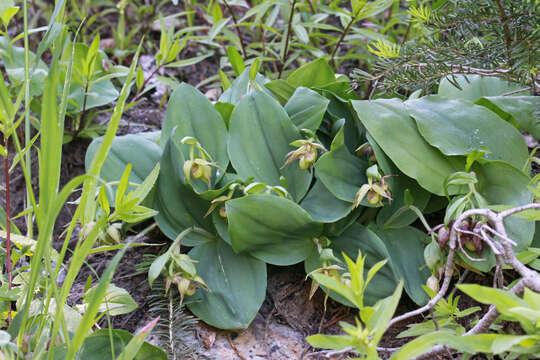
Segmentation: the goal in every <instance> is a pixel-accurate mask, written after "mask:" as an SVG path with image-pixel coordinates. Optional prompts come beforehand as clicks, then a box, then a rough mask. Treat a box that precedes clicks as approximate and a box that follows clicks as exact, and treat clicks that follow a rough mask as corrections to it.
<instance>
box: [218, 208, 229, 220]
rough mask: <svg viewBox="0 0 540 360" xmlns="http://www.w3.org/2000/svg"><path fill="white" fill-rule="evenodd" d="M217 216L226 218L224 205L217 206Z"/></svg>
mask: <svg viewBox="0 0 540 360" xmlns="http://www.w3.org/2000/svg"><path fill="white" fill-rule="evenodd" d="M219 216H221V217H222V218H224V219H226V218H227V209H226V208H225V205H223V206H222V207H220V208H219Z"/></svg>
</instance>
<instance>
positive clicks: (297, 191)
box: [228, 91, 312, 202]
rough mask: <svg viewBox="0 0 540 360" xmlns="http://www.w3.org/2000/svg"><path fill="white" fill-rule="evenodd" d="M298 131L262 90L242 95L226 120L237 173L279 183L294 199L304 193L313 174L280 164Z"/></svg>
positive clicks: (232, 158)
mask: <svg viewBox="0 0 540 360" xmlns="http://www.w3.org/2000/svg"><path fill="white" fill-rule="evenodd" d="M300 138H301V136H300V133H299V132H298V130H297V129H296V128H295V126H294V124H293V123H292V121H291V119H290V118H289V116H288V115H287V113H286V112H285V110H284V109H283V108H282V107H281V106H280V105H279V103H278V102H277V101H276V100H274V99H273V98H271V97H270V96H268V95H266V94H265V93H263V92H261V91H256V92H254V93H252V94H249V95H247V96H245V97H244V98H243V99H242V100H241V101H240V103H239V104H238V105H237V106H236V108H235V109H234V111H233V113H232V115H231V121H230V124H229V141H228V152H229V157H230V159H231V163H232V165H233V166H234V168H235V170H236V172H237V174H238V175H239V176H240V177H242V178H244V179H248V178H250V177H254V179H255V181H257V182H262V183H265V184H267V185H270V186H278V185H282V181H281V179H280V178H281V177H282V176H283V177H284V178H285V181H286V188H287V190H288V191H289V193H290V194H291V195H292V197H293V199H294V200H295V201H297V202H298V201H300V200H301V199H302V198H303V197H304V195H305V194H306V192H307V190H308V188H309V185H310V183H311V178H312V175H311V174H310V173H309V172H307V171H303V170H301V169H300V168H299V166H298V164H297V163H296V162H295V163H292V164H289V165H287V166H286V167H283V165H284V164H285V161H286V155H287V153H289V152H290V151H292V150H294V148H293V147H292V146H291V145H289V144H290V143H291V142H293V141H295V140H298V139H300Z"/></svg>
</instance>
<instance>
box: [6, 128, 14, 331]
mask: <svg viewBox="0 0 540 360" xmlns="http://www.w3.org/2000/svg"><path fill="white" fill-rule="evenodd" d="M4 137H5V146H6V157H5V158H4V177H5V182H6V270H7V275H8V290H11V287H12V282H13V278H12V273H11V204H10V202H11V199H10V195H11V192H10V190H9V149H8V146H9V141H8V137H7V135H5V134H4ZM10 310H11V309H10ZM8 322H9V323H11V311H8Z"/></svg>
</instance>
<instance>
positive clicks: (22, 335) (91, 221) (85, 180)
mask: <svg viewBox="0 0 540 360" xmlns="http://www.w3.org/2000/svg"><path fill="white" fill-rule="evenodd" d="M64 8H65V3H64V1H63V0H58V1H57V2H56V5H55V8H54V11H53V15H52V17H51V20H50V23H49V26H48V27H47V30H46V32H45V34H44V35H43V38H42V41H41V43H40V46H39V49H37V52H36V55H37V56H35V60H34V61H32V58H31V56H30V48H29V47H30V41H29V37H30V34H31V30H30V29H29V24H28V4H27V0H23V17H24V34H23V35H24V47H25V64H24V65H25V66H24V73H25V81H24V84H23V86H22V88H21V90H20V91H19V93H18V94H17V96H16V98H15V99H13V98H12V97H11V95H10V94H9V91H7V88H6V85H5V84H4V80H3V79H2V81H0V101H1V105H2V106H3V109H4V110H3V111H1V112H0V116H1V118H2V129H3V135H4V140H5V143H6V145H7V144H8V143H11V144H12V145H13V146H14V147H15V150H16V152H17V157H18V159H19V161H20V167H21V169H22V172H23V176H24V179H25V184H26V187H27V189H26V202H27V207H28V210H27V215H26V220H27V227H26V233H25V235H24V237H25V239H26V240H28V241H29V242H30V243H35V247H34V248H33V253H32V256H31V261H30V267H29V269H30V270H29V273H28V274H27V283H26V284H25V285H24V286H23V287H22V288H23V289H24V293H22V294H21V296H22V299H21V302H20V304H21V306H20V308H19V309H18V313H17V315H16V317H15V319H14V321H13V322H12V324H11V325H10V328H9V332H10V334H12V336H14V337H16V340H17V345H18V348H19V349H22V348H23V347H27V349H26V350H25V353H27V354H32V358H33V359H40V358H47V359H53V358H54V357H55V353H56V351H55V348H56V347H57V346H58V345H57V344H61V345H60V346H61V347H62V349H63V350H62V351H65V354H66V355H65V356H66V357H65V358H69V359H71V358H75V357H76V355H77V352H78V351H79V349H80V348H81V346H82V344H83V342H84V340H85V338H86V337H87V336H88V334H89V332H90V330H91V328H92V327H93V326H94V324H95V323H96V321H97V319H98V318H99V307H100V305H101V303H102V302H103V300H104V297H105V294H106V290H107V288H108V286H109V284H110V282H111V280H112V276H113V273H114V271H115V269H116V266H117V265H118V263H119V261H120V259H121V257H122V256H123V254H124V253H125V251H126V247H124V249H122V250H121V251H120V252H119V253H118V254H117V255H116V256H115V258H114V259H113V261H112V262H111V264H110V265H109V266H108V268H107V269H106V271H105V273H104V274H103V276H102V277H101V278H100V280H99V283H98V284H97V287H96V291H95V292H94V293H93V296H92V297H91V298H90V299H87V300H88V307H87V309H86V311H85V313H84V315H83V316H82V320H81V321H80V322H79V324H78V327H77V328H76V329H75V331H74V332H72V333H70V331H69V330H68V324H67V321H66V318H67V316H68V315H67V314H66V313H65V309H66V308H65V306H66V302H67V298H68V296H69V295H70V291H71V289H72V287H73V284H74V282H75V279H76V278H77V275H78V274H79V272H80V270H81V267H82V265H83V264H84V262H85V260H86V259H87V258H88V256H89V254H90V253H91V252H92V248H93V246H94V244H95V242H96V240H97V238H98V236H99V234H100V232H101V231H103V229H104V228H105V226H106V225H107V223H108V216H107V215H100V216H99V217H98V218H97V219H96V209H97V208H98V205H97V201H96V196H95V195H96V188H97V183H98V182H97V179H98V176H99V173H100V171H101V167H102V166H103V163H104V161H105V159H106V157H107V154H108V152H109V149H110V147H111V144H112V140H113V138H114V136H115V135H116V131H117V129H118V126H119V124H120V118H121V116H122V113H123V111H124V108H125V105H126V99H127V97H128V94H129V93H130V89H131V85H132V83H133V79H134V74H135V68H136V64H137V61H138V56H139V53H140V48H141V46H139V48H138V50H137V53H136V54H135V56H134V58H133V61H132V65H131V67H130V69H129V72H128V74H127V77H126V79H125V83H124V86H123V88H122V91H121V94H120V97H119V100H118V103H117V104H116V106H115V108H114V110H113V113H112V117H111V120H110V122H109V125H108V128H107V131H106V134H105V137H104V141H103V142H102V144H101V147H100V148H99V151H98V152H97V154H96V156H95V158H94V161H93V163H92V165H91V167H90V170H89V172H88V174H85V175H82V176H77V177H75V178H74V179H72V180H70V181H69V182H68V183H67V184H66V185H65V186H64V187H63V188H62V189H60V186H59V184H60V174H61V163H62V142H63V134H64V117H65V114H66V107H67V103H68V101H67V99H68V94H69V91H70V83H71V73H72V71H71V70H72V65H73V56H74V51H73V50H72V51H71V53H70V60H69V65H68V69H67V72H66V74H65V82H64V84H60V80H59V79H60V74H59V72H60V60H61V57H62V54H63V53H64V52H65V51H66V49H69V48H70V47H69V46H68V45H69V44H70V43H71V42H74V41H75V40H74V39H73V40H72V38H71V34H70V33H69V31H68V28H67V27H66V26H65V21H64V10H65V9H64ZM55 23H56V25H55ZM53 25H54V26H53ZM33 36H34V35H33ZM74 38H76V34H75V37H74ZM71 49H74V47H73V46H72V47H71ZM47 50H50V52H51V54H52V60H51V62H50V65H49V69H48V75H47V78H46V80H45V88H44V92H43V96H42V98H41V111H40V115H39V122H40V129H39V149H38V161H39V173H38V174H32V171H31V161H32V160H31V153H30V151H28V148H29V147H31V145H32V144H33V140H32V137H31V135H32V134H31V131H32V129H31V126H30V104H31V103H32V101H33V98H32V96H31V92H30V80H31V79H32V76H33V74H34V71H35V69H36V66H37V61H39V58H40V57H41V55H42V54H43V53H44V52H45V51H47ZM32 62H34V63H32ZM58 89H62V91H61V93H60V97H59V96H58V94H59V90H58ZM23 99H24V104H23ZM59 100H60V101H59ZM21 106H22V107H23V109H24V111H22V112H21V111H19V109H20V108H21ZM23 120H24V139H25V144H24V146H25V147H24V148H23V147H22V145H21V144H20V140H19V139H18V137H17V136H16V135H15V129H16V127H17V126H19V125H20V124H22V123H23ZM8 148H9V147H8V146H6V152H7V151H8ZM7 155H8V154H6V159H7V162H8V161H9V158H8V157H7ZM8 169H9V167H8V166H6V171H7V170H8ZM35 175H38V177H39V195H38V197H39V198H38V199H37V200H38V201H36V196H35V194H34V192H33V189H32V181H31V180H32V177H33V176H35ZM7 179H9V174H8V176H7ZM80 187H82V195H81V198H80V202H79V205H78V206H77V208H76V210H75V212H74V215H73V217H72V219H71V222H70V224H69V227H68V230H67V232H66V236H65V238H64V242H63V245H62V248H61V250H60V252H59V254H58V255H57V256H55V257H54V258H53V254H54V252H53V251H51V249H52V248H53V247H52V244H53V236H54V226H55V223H56V221H57V218H58V215H59V214H60V211H61V209H62V208H63V206H64V205H65V203H66V201H67V200H68V198H69V196H70V195H71V194H72V193H73V192H74V191H75V190H76V189H77V188H80ZM7 194H8V196H9V188H8V189H7ZM9 205H10V204H9V200H8V204H7V210H8V211H7V214H6V212H3V211H2V212H0V217H2V218H5V220H6V224H7V226H6V235H7V236H6V237H7V238H9V237H10V235H11V232H12V231H15V232H18V229H17V228H15V227H13V228H10V224H11V218H12V216H10V215H11V214H10V213H9V210H10V206H9ZM34 221H35V225H36V229H37V233H36V234H34ZM78 225H81V226H82V227H84V228H85V229H86V230H87V231H84V232H83V231H81V232H79V234H78V235H77V242H76V245H75V249H74V250H73V253H72V257H71V261H70V265H69V268H68V269H67V275H66V278H65V280H64V281H63V283H62V285H61V286H60V285H58V283H57V281H56V280H57V278H58V275H59V272H60V270H61V268H62V264H63V262H64V260H65V258H66V254H67V251H68V244H69V243H70V240H71V239H72V236H73V234H74V230H75V229H76V227H77V226H78ZM35 236H37V237H36V238H35ZM34 238H35V242H34ZM7 246H9V244H7ZM8 257H9V255H8ZM8 273H9V276H11V274H12V269H10V268H8ZM43 283H44V285H45V286H44V287H41V285H42V284H43ZM10 284H11V281H10ZM53 303H54V306H53ZM36 304H38V305H39V304H40V305H41V309H40V311H38V312H36V310H35V309H36V306H35V305H36ZM54 309H55V313H54V315H51V314H50V313H51V312H52V310H54ZM10 314H11V312H10ZM148 329H150V327H149V328H148ZM148 329H147V330H148ZM145 334H146V333H145ZM145 334H143V335H144V336H146V335H145ZM143 335H141V334H139V335H138V336H137V337H134V338H133V341H134V342H133V343H130V344H131V345H130V346H129V347H128V348H127V350H126V351H124V352H122V354H121V355H122V358H123V359H131V358H133V356H134V354H135V353H136V350H137V349H138V348H139V347H140V342H141V341H142V340H141V339H144V336H143ZM29 337H31V338H33V341H29V340H28V338H29ZM111 339H112V336H111ZM57 340H58V341H57ZM135 340H136V341H135ZM21 357H24V355H23V354H22V353H21V352H19V354H18V358H21Z"/></svg>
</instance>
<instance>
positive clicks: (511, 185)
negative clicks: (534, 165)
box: [472, 161, 535, 252]
mask: <svg viewBox="0 0 540 360" xmlns="http://www.w3.org/2000/svg"><path fill="white" fill-rule="evenodd" d="M472 169H473V171H474V172H475V173H476V175H477V177H478V186H477V189H478V191H479V193H480V194H481V195H482V196H483V197H484V198H485V199H486V201H487V202H488V204H492V205H499V204H504V205H513V206H519V205H526V204H529V203H531V202H532V201H533V194H532V193H531V192H530V191H528V189H527V185H528V183H529V182H530V179H529V177H528V176H526V175H525V174H524V173H523V172H522V171H520V170H518V169H516V168H514V167H513V166H511V165H509V164H507V163H504V162H502V161H489V162H484V163H483V164H476V165H474V166H473V168H472ZM504 224H505V226H506V231H507V234H508V236H509V237H510V239H512V240H514V241H515V242H516V243H517V244H518V247H517V248H516V249H515V251H518V252H519V251H523V250H526V249H527V247H528V246H529V245H530V244H531V242H532V239H533V236H534V230H535V225H534V223H533V222H530V221H527V220H526V219H520V218H518V217H515V216H511V217H509V218H507V219H505V221H504Z"/></svg>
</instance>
